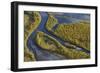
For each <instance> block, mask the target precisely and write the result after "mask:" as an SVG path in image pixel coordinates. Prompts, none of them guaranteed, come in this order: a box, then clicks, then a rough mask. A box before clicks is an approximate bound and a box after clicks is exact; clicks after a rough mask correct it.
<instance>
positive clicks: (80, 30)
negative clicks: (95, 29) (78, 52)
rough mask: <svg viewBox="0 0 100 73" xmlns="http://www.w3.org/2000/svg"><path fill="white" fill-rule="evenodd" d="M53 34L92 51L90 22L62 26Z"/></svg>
mask: <svg viewBox="0 0 100 73" xmlns="http://www.w3.org/2000/svg"><path fill="white" fill-rule="evenodd" d="M53 33H54V34H55V35H57V36H59V37H60V38H61V39H63V40H65V41H69V42H71V43H73V44H76V45H78V46H80V47H83V48H85V49H87V50H90V25H89V23H88V22H78V23H70V24H61V25H58V28H57V29H55V31H54V32H53Z"/></svg>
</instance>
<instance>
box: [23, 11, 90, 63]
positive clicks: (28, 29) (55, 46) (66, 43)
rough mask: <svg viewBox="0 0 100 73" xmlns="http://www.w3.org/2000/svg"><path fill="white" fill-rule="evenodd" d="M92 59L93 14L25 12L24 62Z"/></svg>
mask: <svg viewBox="0 0 100 73" xmlns="http://www.w3.org/2000/svg"><path fill="white" fill-rule="evenodd" d="M89 58H90V15H89V14H82V13H61V12H38V11H24V61H25V62H30V61H50V60H71V59H72V60H73V59H89Z"/></svg>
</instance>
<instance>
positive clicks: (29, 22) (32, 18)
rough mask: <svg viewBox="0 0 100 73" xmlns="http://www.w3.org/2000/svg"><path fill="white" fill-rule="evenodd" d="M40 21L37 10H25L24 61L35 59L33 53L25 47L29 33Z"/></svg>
mask: <svg viewBox="0 0 100 73" xmlns="http://www.w3.org/2000/svg"><path fill="white" fill-rule="evenodd" d="M40 22H41V16H40V13H39V12H32V11H25V12H24V61H25V62H29V61H35V60H36V59H35V55H34V53H33V52H32V51H30V50H29V48H28V47H27V40H28V38H29V36H30V34H31V33H32V32H33V31H34V30H35V29H36V28H37V27H38V25H39V24H40Z"/></svg>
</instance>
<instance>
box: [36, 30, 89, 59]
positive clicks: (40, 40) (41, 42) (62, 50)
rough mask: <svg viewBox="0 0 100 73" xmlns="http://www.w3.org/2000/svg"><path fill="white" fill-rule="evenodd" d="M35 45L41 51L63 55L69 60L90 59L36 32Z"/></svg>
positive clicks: (80, 52) (83, 53)
mask: <svg viewBox="0 0 100 73" xmlns="http://www.w3.org/2000/svg"><path fill="white" fill-rule="evenodd" d="M35 41H36V44H37V45H38V46H40V47H41V48H42V49H45V50H48V51H51V52H55V53H58V54H61V55H64V56H65V57H66V58H69V59H86V58H90V55H89V54H87V53H85V52H83V51H77V50H75V49H72V48H67V47H65V46H63V45H62V44H61V43H59V42H58V41H57V40H56V39H54V38H53V37H51V36H49V35H47V34H45V33H44V32H41V31H38V32H37V34H36V37H35Z"/></svg>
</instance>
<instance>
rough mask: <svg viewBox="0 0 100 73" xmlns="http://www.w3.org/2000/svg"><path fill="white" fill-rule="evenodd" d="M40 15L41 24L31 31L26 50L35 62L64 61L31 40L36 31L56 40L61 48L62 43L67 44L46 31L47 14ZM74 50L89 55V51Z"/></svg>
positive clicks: (82, 49)
mask: <svg viewBox="0 0 100 73" xmlns="http://www.w3.org/2000/svg"><path fill="white" fill-rule="evenodd" d="M40 14H41V19H42V20H41V23H40V25H39V26H38V28H37V29H36V30H35V31H33V32H32V34H31V35H30V37H29V38H28V41H27V46H28V48H29V49H30V50H31V51H33V53H34V54H35V57H36V60H37V61H43V60H45V61H46V60H63V59H66V58H65V57H64V56H62V55H60V54H56V53H52V52H49V51H46V50H44V49H42V48H41V47H39V46H37V45H36V43H35V41H34V40H33V39H32V38H34V37H35V34H36V32H37V31H43V32H44V33H46V34H48V35H49V36H52V37H53V38H55V39H56V40H58V42H60V43H61V44H62V45H63V46H66V45H65V44H64V43H69V42H65V41H63V40H61V39H60V38H58V37H57V36H55V35H53V34H52V33H51V32H49V31H48V30H46V28H45V24H46V22H47V20H48V14H47V13H46V12H40ZM76 50H79V51H80V50H81V51H84V52H86V53H89V51H87V50H85V49H84V48H80V47H78V46H76Z"/></svg>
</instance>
